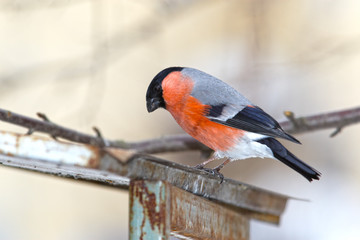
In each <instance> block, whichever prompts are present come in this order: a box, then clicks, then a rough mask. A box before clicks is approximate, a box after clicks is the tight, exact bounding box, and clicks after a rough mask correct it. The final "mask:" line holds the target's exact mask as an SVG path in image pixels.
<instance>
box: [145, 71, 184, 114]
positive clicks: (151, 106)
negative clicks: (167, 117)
mask: <svg viewBox="0 0 360 240" xmlns="http://www.w3.org/2000/svg"><path fill="white" fill-rule="evenodd" d="M182 69H183V67H169V68H166V69H164V70H162V71H161V72H159V73H158V74H157V75H156V76H155V77H154V79H153V80H152V81H151V83H150V85H149V87H148V90H147V92H146V107H147V110H148V112H153V111H155V110H156V109H158V108H159V107H162V108H166V107H165V101H164V98H163V89H162V85H161V84H162V82H163V80H164V78H166V76H167V75H169V74H170V73H172V72H175V71H181V70H182Z"/></svg>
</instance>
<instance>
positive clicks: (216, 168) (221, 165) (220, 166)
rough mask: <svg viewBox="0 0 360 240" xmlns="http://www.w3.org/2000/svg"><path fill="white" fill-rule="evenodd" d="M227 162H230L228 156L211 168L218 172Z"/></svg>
mask: <svg viewBox="0 0 360 240" xmlns="http://www.w3.org/2000/svg"><path fill="white" fill-rule="evenodd" d="M229 162H230V158H227V159H226V160H225V161H224V162H223V163H222V164H220V165H218V166H217V167H215V168H213V170H214V171H216V172H219V171H220V170H221V169H222V168H223V167H224V166H225V165H226V164H228V163H229Z"/></svg>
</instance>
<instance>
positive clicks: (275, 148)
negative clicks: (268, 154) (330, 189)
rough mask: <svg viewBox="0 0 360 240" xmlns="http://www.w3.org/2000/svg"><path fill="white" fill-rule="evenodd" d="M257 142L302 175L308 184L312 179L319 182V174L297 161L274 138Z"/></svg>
mask: <svg viewBox="0 0 360 240" xmlns="http://www.w3.org/2000/svg"><path fill="white" fill-rule="evenodd" d="M258 142H259V143H262V144H265V145H266V146H268V147H269V148H270V149H271V151H272V152H273V154H274V157H275V158H277V159H278V160H280V161H281V162H283V163H285V164H286V165H288V166H289V167H291V168H292V169H294V170H295V171H297V172H298V173H300V174H301V175H303V176H304V177H305V178H306V179H307V180H309V181H310V182H311V181H312V180H313V179H316V180H319V177H320V175H321V173H320V172H318V171H317V170H315V169H314V168H312V167H310V166H309V165H307V164H306V163H304V162H303V161H301V160H300V159H298V158H297V157H296V156H295V155H294V154H292V153H291V152H289V151H288V150H287V149H286V148H285V147H284V146H283V145H282V144H281V143H280V142H279V141H278V140H276V139H275V138H272V137H268V138H264V139H261V140H258Z"/></svg>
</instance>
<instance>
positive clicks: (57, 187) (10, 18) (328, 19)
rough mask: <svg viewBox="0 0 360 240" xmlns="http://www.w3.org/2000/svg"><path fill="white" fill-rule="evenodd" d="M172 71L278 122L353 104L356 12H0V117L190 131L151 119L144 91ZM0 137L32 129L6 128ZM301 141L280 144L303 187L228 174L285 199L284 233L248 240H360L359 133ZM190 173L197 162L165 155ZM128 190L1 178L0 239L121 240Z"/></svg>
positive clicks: (275, 230) (249, 0) (345, 7)
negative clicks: (3, 112)
mask: <svg viewBox="0 0 360 240" xmlns="http://www.w3.org/2000/svg"><path fill="white" fill-rule="evenodd" d="M169 66H189V67H194V68H198V69H201V70H203V71H205V72H208V73H210V74H212V75H214V76H216V77H218V78H220V79H222V80H224V81H225V82H227V83H229V84H231V85H232V86H234V87H235V88H236V89H238V90H239V91H241V92H242V93H243V94H244V95H245V96H247V97H248V98H250V99H251V100H252V101H253V102H254V103H256V104H257V105H259V106H261V107H262V108H263V109H265V110H266V111H267V112H268V113H270V114H271V115H273V116H274V117H275V118H276V119H278V120H282V119H284V117H283V111H284V110H290V111H293V112H294V113H295V114H296V115H297V116H301V115H311V114H315V113H321V112H327V111H334V110H340V109H344V108H350V107H354V106H357V105H359V99H360V96H359V90H360V79H359V78H360V67H359V66H360V2H358V1H351V0H344V1H331V0H323V1H310V0H307V1H306V0H305V1H304V0H291V1H277V0H229V1H220V0H211V1H205V0H159V1H144V0H138V1H131V0H122V1H114V0H103V1H95V0H92V1H89V0H58V1H53V0H27V1H13V0H2V1H1V2H0V102H1V108H4V109H8V110H11V111H14V112H17V113H21V114H24V115H28V116H35V114H36V112H43V113H45V114H47V116H48V117H49V118H50V119H51V120H52V121H54V122H56V123H59V124H61V125H64V126H67V127H70V128H73V129H77V130H79V131H83V132H86V133H92V130H91V127H92V126H97V127H99V128H100V129H101V131H102V133H103V135H104V136H106V137H107V138H109V139H122V140H125V141H137V140H144V139H148V138H154V137H160V136H164V135H167V134H176V133H182V130H181V129H180V128H179V127H178V126H177V124H176V123H175V121H174V120H173V119H172V117H171V116H170V114H169V113H168V112H166V111H156V112H154V113H153V114H148V113H147V111H146V107H145V92H146V89H147V87H148V84H149V83H150V81H151V79H152V78H153V77H154V76H155V74H157V73H158V72H159V71H160V70H162V69H163V68H165V67H169ZM0 129H1V130H9V131H16V132H19V133H25V132H26V129H22V128H18V127H14V126H12V125H9V124H6V123H3V122H0ZM332 131H333V130H326V131H319V132H313V133H307V134H303V135H296V137H297V138H298V139H299V140H300V141H301V142H302V143H303V144H302V145H295V144H292V143H286V146H287V147H288V148H289V149H290V150H291V151H293V152H294V153H295V154H296V155H298V156H299V157H300V158H301V159H303V160H304V161H306V162H307V163H309V164H310V165H311V166H313V167H314V168H316V169H318V170H319V171H320V172H322V178H321V180H320V181H316V182H312V183H309V182H307V181H306V179H305V178H303V177H302V176H301V175H299V174H297V173H296V172H294V171H293V170H291V169H290V168H288V167H286V166H285V165H283V164H282V163H280V162H277V161H274V160H269V159H250V160H244V161H238V162H235V163H232V165H231V166H229V165H228V167H225V169H224V170H223V173H224V175H225V176H226V177H230V178H233V179H236V180H239V181H243V182H245V183H249V184H252V185H255V186H258V187H261V188H265V189H268V190H271V191H275V192H278V193H282V194H286V195H290V196H293V197H298V198H303V199H308V200H310V201H308V202H305V201H297V200H290V201H289V204H288V206H287V209H286V212H285V213H284V215H283V217H282V219H281V224H280V226H279V227H276V226H273V225H269V224H264V223H260V222H256V221H254V222H252V223H251V239H277V240H280V239H293V240H297V239H299V240H300V239H326V240H329V239H359V236H360V230H359V227H360V222H359V220H358V216H359V214H360V190H359V189H360V159H359V158H360V148H359V146H358V145H359V141H360V137H359V133H360V125H355V126H351V127H347V128H345V129H344V130H343V131H342V132H341V133H340V134H339V135H338V136H336V137H335V138H329V135H330V134H331V132H332ZM159 157H161V158H166V159H169V160H172V161H177V162H179V163H182V164H187V165H196V164H198V163H200V162H201V161H202V160H203V159H201V156H200V153H197V152H191V153H181V154H180V153H178V154H163V155H159ZM127 233H128V196H127V193H126V192H125V191H119V190H115V189H111V188H107V187H99V186H95V185H92V184H86V183H78V182H75V181H70V180H65V179H59V178H56V177H52V176H46V175H40V174H37V173H32V172H27V171H21V170H17V169H11V168H6V167H0V239H4V240H8V239H9V240H12V239H26V240H27V239H31V240H33V239H34V240H35V239H37V240H41V239H55V240H60V239H71V240H75V239H76V240H77V239H87V240H95V239H106V240H112V239H127Z"/></svg>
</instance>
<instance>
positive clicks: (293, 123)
mask: <svg viewBox="0 0 360 240" xmlns="http://www.w3.org/2000/svg"><path fill="white" fill-rule="evenodd" d="M285 116H287V117H288V119H289V120H287V121H282V122H280V125H281V126H282V128H283V129H284V130H285V131H287V132H289V133H291V134H299V133H305V132H312V131H317V130H322V129H331V128H335V132H333V133H332V134H331V136H332V137H333V136H335V135H336V134H338V133H339V132H340V131H341V130H342V129H344V127H346V126H348V125H351V124H355V123H358V122H360V107H357V108H352V109H347V110H341V111H336V112H330V113H324V114H317V115H312V116H306V117H298V118H296V117H295V115H294V114H293V113H292V112H285ZM0 120H2V121H5V122H9V123H12V124H16V125H19V126H22V127H25V128H28V129H29V132H42V133H47V134H49V135H51V136H54V137H58V138H63V139H66V140H70V141H73V142H78V143H85V144H91V145H94V146H98V147H104V146H107V147H113V148H120V149H131V150H133V151H136V152H138V153H165V152H178V151H190V150H198V151H202V152H203V153H205V154H207V155H208V154H210V153H211V150H210V149H209V148H208V147H206V146H204V145H203V144H201V143H200V142H198V141H196V140H195V139H193V138H192V137H190V136H188V135H184V134H181V135H172V136H165V137H161V138H154V139H149V140H144V141H140V142H124V141H111V140H106V139H104V138H102V137H99V136H92V135H88V134H84V133H81V132H78V131H74V130H72V129H69V128H65V127H62V126H60V125H58V124H55V123H53V122H49V121H39V120H37V119H33V118H29V117H26V116H22V115H20V114H16V113H13V112H10V111H7V110H3V109H0ZM98 132H99V133H100V131H99V130H98Z"/></svg>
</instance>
